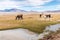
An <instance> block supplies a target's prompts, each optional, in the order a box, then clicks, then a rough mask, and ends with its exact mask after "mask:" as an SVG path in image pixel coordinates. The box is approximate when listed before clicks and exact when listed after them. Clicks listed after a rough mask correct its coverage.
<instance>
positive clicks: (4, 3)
mask: <svg viewBox="0 0 60 40" xmlns="http://www.w3.org/2000/svg"><path fill="white" fill-rule="evenodd" d="M11 8H17V9H21V10H27V11H30V10H33V11H47V10H60V0H0V10H3V9H11Z"/></svg>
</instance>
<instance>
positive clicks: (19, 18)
mask: <svg viewBox="0 0 60 40" xmlns="http://www.w3.org/2000/svg"><path fill="white" fill-rule="evenodd" d="M43 15H44V14H39V15H38V16H39V17H40V18H42V16H43ZM44 16H45V18H49V19H50V18H51V14H46V15H44ZM22 19H23V14H20V15H17V16H16V20H22Z"/></svg>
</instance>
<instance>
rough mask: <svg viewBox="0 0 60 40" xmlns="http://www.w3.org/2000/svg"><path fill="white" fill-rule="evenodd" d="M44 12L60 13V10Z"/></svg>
mask: <svg viewBox="0 0 60 40" xmlns="http://www.w3.org/2000/svg"><path fill="white" fill-rule="evenodd" d="M45 12H60V10H53V11H45Z"/></svg>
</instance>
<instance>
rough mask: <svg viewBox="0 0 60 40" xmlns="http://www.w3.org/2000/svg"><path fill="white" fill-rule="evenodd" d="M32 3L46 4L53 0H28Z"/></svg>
mask: <svg viewBox="0 0 60 40" xmlns="http://www.w3.org/2000/svg"><path fill="white" fill-rule="evenodd" d="M27 1H28V2H29V3H30V4H31V5H34V6H37V5H44V4H46V3H48V2H51V1H53V0H27Z"/></svg>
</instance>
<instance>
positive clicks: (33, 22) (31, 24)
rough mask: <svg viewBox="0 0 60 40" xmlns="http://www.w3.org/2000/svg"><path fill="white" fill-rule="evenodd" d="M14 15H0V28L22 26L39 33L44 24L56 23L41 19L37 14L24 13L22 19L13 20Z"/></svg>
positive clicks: (44, 26)
mask: <svg viewBox="0 0 60 40" xmlns="http://www.w3.org/2000/svg"><path fill="white" fill-rule="evenodd" d="M15 16H16V15H4V16H0V30H7V29H16V28H24V29H28V30H31V31H33V32H36V33H41V32H43V30H44V29H45V28H46V26H49V25H53V24H57V23H59V22H56V21H47V20H41V19H43V18H39V16H38V15H37V17H36V15H33V16H32V15H30V16H31V17H30V16H29V15H24V19H23V20H15Z"/></svg>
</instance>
